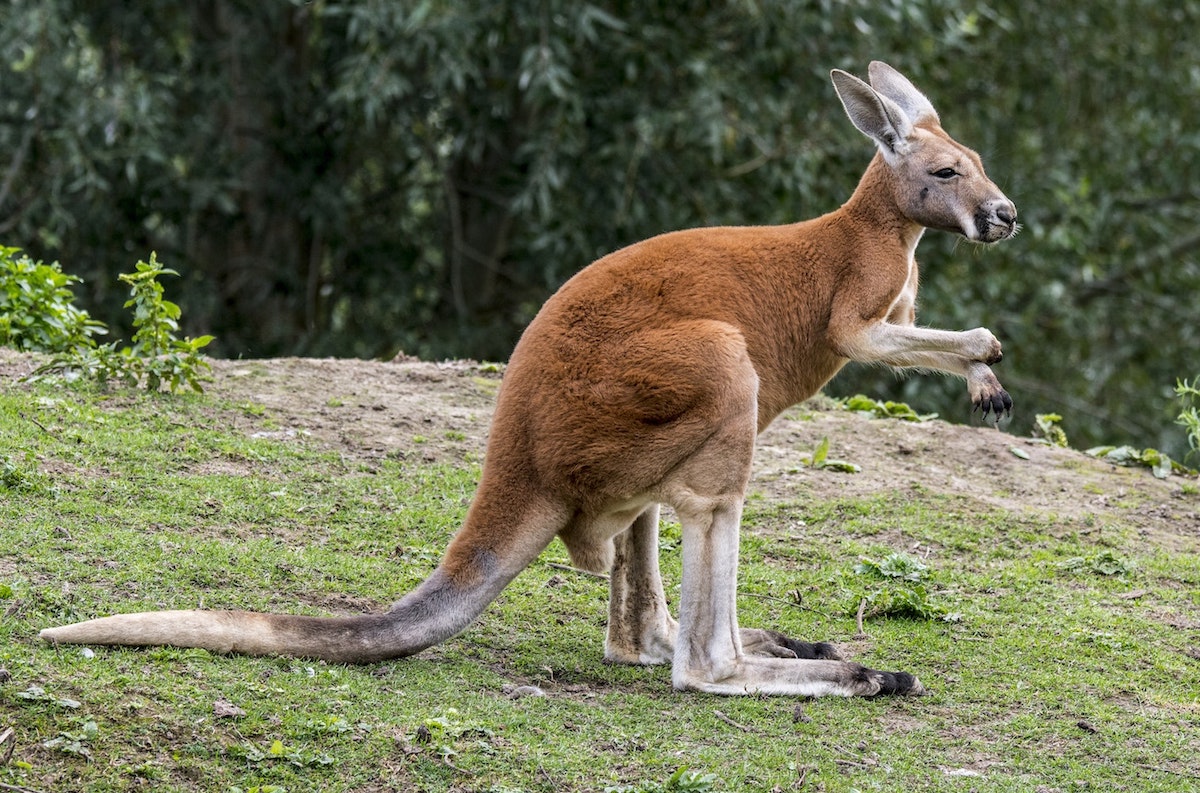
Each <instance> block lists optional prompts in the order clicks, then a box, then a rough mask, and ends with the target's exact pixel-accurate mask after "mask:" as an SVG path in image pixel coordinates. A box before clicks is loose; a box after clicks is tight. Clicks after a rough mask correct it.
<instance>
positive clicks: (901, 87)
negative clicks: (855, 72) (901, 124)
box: [868, 61, 941, 124]
mask: <svg viewBox="0 0 1200 793" xmlns="http://www.w3.org/2000/svg"><path fill="white" fill-rule="evenodd" d="M868 74H869V75H870V77H871V87H872V88H874V89H875V90H876V91H878V92H879V93H881V94H883V95H884V96H886V97H887V98H888V99H890V100H892V101H893V102H895V103H896V104H898V105H900V108H901V109H902V110H903V111H904V114H905V115H906V116H908V120H909V121H911V122H912V123H914V124H916V123H917V122H919V121H922V120H932V121H933V122H935V123H937V124H940V123H941V120H940V119H938V114H937V111H936V110H934V109H933V103H931V102H930V101H929V99H928V98H926V96H925V94H923V93H921V92H920V91H918V90H917V87H916V86H915V85H913V84H912V83H911V82H909V80H908V78H907V77H905V76H904V75H903V74H901V73H900V72H898V71H896V70H895V69H893V68H892V67H891V66H888V65H887V64H886V63H884V62H883V61H871V67H870V70H869V72H868Z"/></svg>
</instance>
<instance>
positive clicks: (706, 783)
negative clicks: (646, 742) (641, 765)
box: [604, 766, 717, 793]
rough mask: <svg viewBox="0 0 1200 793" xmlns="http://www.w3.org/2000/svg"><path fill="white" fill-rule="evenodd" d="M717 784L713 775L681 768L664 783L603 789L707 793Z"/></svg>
mask: <svg viewBox="0 0 1200 793" xmlns="http://www.w3.org/2000/svg"><path fill="white" fill-rule="evenodd" d="M716 782H717V777H716V775H715V774H701V773H700V772H698V771H692V770H691V769H690V768H687V767H686V766H685V767H682V768H679V769H677V770H676V771H675V773H673V774H671V776H670V778H669V779H668V780H667V781H666V782H658V781H648V782H641V783H638V784H636V785H614V786H611V787H606V788H604V793H676V791H678V793H707V791H709V790H712V789H713V785H714V784H715V783H716Z"/></svg>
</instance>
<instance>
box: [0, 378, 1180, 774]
mask: <svg viewBox="0 0 1200 793" xmlns="http://www.w3.org/2000/svg"><path fill="white" fill-rule="evenodd" d="M278 426H279V421H278V417H277V416H273V415H271V412H270V411H267V410H264V409H262V408H261V406H255V405H248V404H232V403H225V402H222V401H221V399H220V398H219V396H200V395H185V396H176V397H161V396H156V395H148V394H133V395H131V394H119V395H117V396H114V397H103V396H100V395H97V394H94V393H89V392H79V393H76V392H74V391H71V390H63V389H61V388H59V389H55V388H51V387H48V386H38V387H26V386H8V387H6V389H5V390H4V391H3V393H2V394H0V464H2V465H3V471H4V476H3V478H2V480H0V481H2V484H0V615H2V620H0V667H3V668H4V669H5V670H7V673H8V676H9V679H8V680H7V681H6V682H0V732H2V731H3V729H4V728H5V727H9V726H11V727H13V728H14V729H15V730H16V740H17V746H16V751H15V753H14V755H13V757H12V759H11V760H10V761H9V762H8V763H7V764H6V765H4V766H3V767H0V785H8V786H22V787H25V788H29V789H32V790H40V791H46V792H47V793H48V792H49V791H58V790H88V791H123V790H163V791H175V790H179V791H234V790H238V789H241V790H243V791H249V790H253V789H255V788H256V787H257V788H258V789H259V790H260V791H265V790H270V789H272V788H271V787H268V786H275V787H274V789H276V790H277V791H278V790H284V791H289V793H299V792H300V791H313V790H327V791H392V790H397V791H399V790H405V791H407V790H427V791H443V790H457V791H495V792H496V793H505V792H507V793H512V792H513V791H547V793H548V792H549V791H601V790H604V789H605V788H606V787H614V788H615V787H622V786H623V787H624V789H628V790H644V791H656V790H667V789H670V788H671V786H670V784H669V782H668V780H670V778H671V777H672V775H673V774H674V773H675V772H676V770H677V769H679V768H681V767H685V766H686V767H688V768H691V769H694V770H695V771H696V772H698V773H699V774H711V775H713V776H714V777H715V780H714V781H713V782H712V785H711V787H712V789H714V790H724V791H733V790H747V791H769V790H774V789H778V790H781V791H787V790H799V789H803V790H825V791H871V790H882V791H898V790H920V791H947V792H949V791H954V792H955V793H957V792H958V791H978V792H980V793H983V792H985V791H987V792H990V791H1033V790H1039V789H1041V790H1046V791H1070V790H1082V789H1085V788H1086V789H1091V790H1130V791H1139V792H1140V791H1179V790H1183V789H1186V788H1187V787H1188V786H1189V785H1196V784H1197V778H1198V776H1200V761H1198V760H1197V757H1198V756H1200V661H1197V660H1196V659H1195V658H1194V657H1193V655H1194V654H1195V652H1196V651H1195V647H1196V645H1198V644H1200V635H1198V634H1197V630H1198V629H1200V623H1197V616H1196V615H1197V614H1198V613H1200V558H1198V557H1197V555H1196V553H1195V552H1194V551H1188V552H1179V551H1170V552H1168V551H1167V550H1158V549H1156V548H1154V547H1153V546H1151V545H1149V544H1148V543H1147V542H1146V541H1145V540H1143V539H1142V538H1141V537H1140V536H1139V535H1138V534H1137V532H1136V531H1134V530H1133V529H1131V528H1128V527H1125V526H1122V525H1110V524H1103V525H1085V522H1082V521H1080V522H1071V521H1069V520H1058V519H1054V518H1046V517H1044V516H1029V515H1020V514H1012V513H1007V512H1004V511H999V510H994V509H992V510H987V511H981V510H980V509H979V508H978V506H975V505H973V504H972V503H971V502H969V501H967V500H964V499H961V498H951V497H944V496H937V495H934V494H928V493H919V492H914V493H910V494H906V497H905V498H902V499H896V498H875V499H859V500H855V499H844V500H839V501H834V502H815V501H795V502H791V503H785V504H781V503H772V502H770V501H768V500H767V499H766V498H765V497H762V496H759V497H755V498H752V499H751V500H750V503H749V506H748V509H747V513H746V524H747V529H746V531H745V535H744V539H743V557H742V567H741V590H742V592H743V596H742V597H741V599H740V604H739V605H740V608H741V611H742V619H743V622H744V623H745V624H748V625H761V626H768V627H776V628H779V629H781V630H784V631H786V632H789V633H792V634H794V635H801V636H806V637H810V638H820V639H830V640H835V641H839V642H842V643H843V644H844V645H845V646H847V647H850V648H852V649H854V650H855V651H856V652H857V653H858V654H859V658H860V660H862V661H863V662H865V663H867V664H868V665H872V666H877V667H880V668H886V669H897V668H899V669H905V670H909V671H913V672H915V673H917V674H918V675H920V677H921V678H922V680H923V682H924V683H925V684H926V685H927V686H928V687H929V688H930V689H931V692H932V693H931V695H930V696H927V697H923V698H919V699H901V700H897V699H881V700H839V699H822V700H811V701H801V700H796V699H787V698H731V699H723V698H717V697H710V696H704V695H696V694H679V693H674V692H672V691H671V688H670V674H669V670H667V669H665V668H653V669H644V668H629V667H617V666H610V665H606V664H604V663H603V662H602V660H601V656H602V643H603V636H604V625H605V604H606V596H607V592H606V586H605V583H604V582H603V581H602V580H599V579H596V578H593V577H589V576H584V575H579V574H575V573H572V572H569V571H564V570H562V569H560V568H558V567H553V566H551V564H550V563H562V562H565V561H566V554H565V552H564V551H563V550H562V548H561V547H560V546H558V545H557V544H556V545H555V546H552V547H551V549H550V550H549V551H547V552H546V553H545V554H543V558H542V559H541V560H539V562H538V563H536V564H535V565H533V566H532V567H531V568H530V569H529V570H528V571H526V572H525V573H524V574H523V575H522V576H521V577H520V578H518V580H517V581H516V582H515V583H514V584H513V585H512V586H511V587H510V588H509V589H508V590H506V591H505V593H504V594H503V595H502V596H501V598H500V599H499V600H498V601H497V602H496V603H495V604H494V605H493V606H492V607H491V608H490V609H489V610H488V611H487V612H485V614H484V616H483V617H482V618H481V619H480V620H479V622H478V623H477V624H476V625H475V626H473V627H472V628H471V629H469V630H468V631H467V632H466V633H464V634H463V635H462V636H460V637H458V638H456V639H454V640H451V641H449V642H447V643H445V644H444V645H441V646H440V647H436V648H433V649H432V650H430V651H427V652H425V653H423V654H421V655H420V656H417V657H415V658H411V659H406V660H403V661H397V662H393V663H387V664H377V665H372V666H362V667H346V666H337V665H330V664H325V663H315V662H310V661H304V660H289V659H263V658H243V657H233V656H214V655H211V654H209V653H207V652H204V651H197V650H175V649H136V650H133V649H106V648H95V649H94V652H93V651H90V650H82V649H81V648H78V647H65V646H64V647H62V648H59V649H55V648H52V647H49V646H46V645H43V644H42V643H41V642H40V641H39V640H38V639H37V631H38V630H39V629H41V628H43V627H47V626H50V625H55V624H60V623H62V622H65V621H70V620H74V619H79V618H86V617H92V616H98V615H102V614H107V613H112V612H117V611H131V610H138V609H147V608H163V607H171V608H188V607H196V606H200V605H203V606H205V607H212V608H224V607H232V608H251V609H273V610H288V611H293V612H303V613H313V614H322V613H331V612H334V611H352V610H355V609H372V608H382V607H384V606H385V605H386V604H387V603H389V602H390V601H392V600H393V599H395V598H396V597H398V596H399V595H400V594H401V593H402V592H404V591H405V590H406V589H408V588H409V587H411V586H413V585H414V584H415V583H416V582H417V581H419V580H420V579H421V578H422V577H424V576H425V575H426V574H428V572H429V571H430V570H431V569H432V568H433V566H434V565H435V564H436V562H437V559H438V558H439V555H440V553H441V550H442V549H443V547H444V546H445V543H446V541H447V539H448V538H449V536H450V535H451V534H452V532H453V531H454V530H455V528H456V527H457V526H458V524H459V521H460V520H461V519H462V516H463V514H464V512H465V509H466V505H467V504H468V503H469V499H470V497H471V494H472V491H473V488H474V483H475V479H476V476H477V473H478V472H477V470H476V468H475V467H474V466H473V465H472V464H469V463H463V464H461V465H416V464H413V463H408V462H403V461H398V460H395V459H392V458H390V457H386V458H383V459H355V458H353V457H352V456H349V455H346V454H338V453H332V452H329V451H325V450H322V449H321V448H320V447H319V446H318V445H317V444H316V443H315V442H313V441H311V440H310V439H307V438H305V437H303V436H295V437H290V438H280V437H279V436H278V434H277V433H276V434H274V435H271V436H270V437H260V438H255V437H252V436H253V434H254V432H255V431H269V430H273V429H277V428H278ZM434 431H435V432H439V433H440V434H442V435H444V436H445V437H450V434H449V433H447V432H445V431H438V430H436V429H435V430H434ZM798 521H803V522H804V525H803V526H799V525H798ZM678 543H679V532H678V527H677V526H674V525H673V524H670V523H669V522H668V523H667V524H666V525H665V526H664V530H663V538H662V545H663V551H664V559H663V569H664V574H665V576H666V578H667V581H668V591H669V593H673V592H675V591H676V590H677V585H678V576H679V559H678ZM914 547H915V548H916V549H917V553H921V552H922V550H930V551H932V553H931V554H930V556H929V557H928V558H927V559H926V564H928V565H929V568H930V569H929V571H928V586H929V588H930V592H931V598H933V599H934V600H935V601H936V602H937V603H938V604H939V605H940V606H942V607H943V608H944V610H946V611H950V612H956V613H958V614H959V615H961V619H960V620H959V621H957V622H946V621H940V620H927V621H913V620H896V619H880V620H875V621H869V622H868V623H867V625H866V629H867V632H868V633H869V635H870V638H869V639H855V638H854V633H855V621H854V606H855V605H856V603H857V601H858V598H859V597H860V590H861V587H862V586H863V583H862V581H861V576H859V575H857V574H855V573H854V567H855V565H856V564H857V563H858V561H859V559H860V557H862V556H870V557H872V558H878V557H881V556H883V555H886V554H888V553H891V552H894V551H905V552H909V551H911V550H912V549H913V548H914ZM1102 554H1108V556H1106V557H1104V558H1106V559H1116V560H1119V561H1120V562H1121V563H1122V565H1123V571H1122V572H1117V573H1114V574H1112V575H1102V574H1100V573H1099V572H1097V571H1096V570H1095V569H1094V568H1095V567H1096V565H1094V564H1091V563H1090V562H1088V561H1086V560H1089V559H1090V560H1095V559H1098V558H1099V557H1100V555H1102ZM1081 558H1082V559H1083V560H1085V561H1084V562H1083V563H1078V562H1076V561H1072V560H1078V559H1081ZM1139 592H1140V593H1141V594H1139ZM1189 653H1191V654H1189ZM521 685H534V686H538V687H540V688H541V689H542V690H543V691H544V692H545V694H546V696H544V697H537V696H525V697H514V696H511V695H510V693H509V692H511V691H512V689H513V688H514V687H516V686H521ZM229 706H232V708H233V710H232V715H229V714H231V711H230V708H229ZM218 708H219V709H220V712H218ZM2 754H3V752H2V751H0V755H2ZM704 787H706V785H705V784H702V783H697V784H696V788H697V789H700V788H704ZM0 789H2V788H0Z"/></svg>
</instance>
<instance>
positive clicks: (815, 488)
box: [0, 350, 1200, 552]
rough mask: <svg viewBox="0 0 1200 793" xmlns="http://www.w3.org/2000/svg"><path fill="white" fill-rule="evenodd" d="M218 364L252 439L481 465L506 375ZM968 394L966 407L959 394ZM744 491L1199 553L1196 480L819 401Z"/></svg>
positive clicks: (796, 419) (291, 363)
mask: <svg viewBox="0 0 1200 793" xmlns="http://www.w3.org/2000/svg"><path fill="white" fill-rule="evenodd" d="M212 364H213V374H214V377H215V380H214V382H213V383H211V384H210V385H209V387H208V391H209V393H210V394H212V395H213V396H215V397H217V398H218V399H221V400H226V401H228V402H231V403H233V404H235V405H242V406H244V410H242V411H232V412H227V413H225V414H224V415H225V416H226V417H228V416H233V417H234V418H233V419H232V420H233V421H235V422H238V423H240V424H242V425H244V430H245V431H246V432H247V433H248V434H254V433H258V434H266V435H268V436H273V437H279V438H285V439H286V438H288V437H308V438H310V439H312V440H313V441H315V442H317V443H320V444H322V445H324V446H326V447H327V448H329V449H330V450H333V451H336V452H338V453H340V454H342V455H345V456H346V457H347V458H350V459H357V460H361V461H364V462H365V461H370V460H372V459H380V458H383V457H391V458H394V459H404V460H408V461H412V462H414V463H421V462H430V463H432V462H462V461H463V460H471V459H479V458H481V457H482V455H483V454H485V450H486V442H487V433H488V425H489V423H490V420H491V414H492V409H493V406H494V404H495V399H496V394H497V392H498V390H499V386H500V382H501V379H502V367H498V366H496V365H494V364H480V363H477V362H473V361H444V362H439V363H430V362H424V361H417V360H411V359H398V360H395V361H391V362H376V361H361V360H340V359H339V360H332V359H311V358H280V359H270V360H249V361H213V362H212ZM35 366H36V362H35V359H34V358H32V357H31V356H27V355H21V354H17V353H14V352H12V351H7V350H0V378H2V379H3V380H4V381H5V382H12V381H13V380H15V379H17V378H19V377H21V376H23V375H27V374H28V373H29V372H31V371H32V370H33V368H34V367H35ZM1016 397H1017V402H1018V404H1017V409H1018V410H1019V409H1020V399H1019V398H1020V395H1019V394H1018V395H1016ZM963 399H964V404H966V397H965V394H964V398H963ZM916 407H917V408H918V409H919V406H916ZM264 427H268V428H266V429H264ZM822 438H829V439H830V443H831V452H830V456H831V457H836V458H839V459H844V460H848V461H850V462H854V463H856V464H857V465H859V466H861V467H862V471H861V472H859V473H856V474H842V473H832V472H829V471H816V470H812V469H810V468H806V467H805V466H804V461H805V458H806V457H807V456H808V455H809V454H811V452H812V451H813V449H814V448H815V447H816V446H817V444H818V443H819V442H820V441H821V439H822ZM1026 457H1027V458H1028V459H1025V458H1026ZM751 487H752V489H753V490H756V491H760V492H762V493H763V494H764V495H766V496H767V497H768V498H769V499H778V500H783V501H786V500H791V499H795V498H799V497H804V498H808V499H838V498H846V497H870V496H883V497H895V498H909V497H912V495H913V494H916V493H927V494H933V495H949V496H956V497H958V498H960V499H961V500H962V501H963V503H965V504H967V505H968V511H972V512H974V511H979V512H986V511H989V510H1004V511H1007V512H1010V513H1016V514H1021V515H1028V516H1031V517H1036V516H1043V517H1046V518H1047V519H1057V520H1070V521H1073V520H1080V521H1089V520H1090V521H1104V522H1106V523H1110V524H1111V523H1116V524H1119V525H1122V526H1126V527H1129V528H1130V529H1133V530H1135V531H1136V532H1137V533H1139V534H1140V535H1142V536H1143V537H1144V538H1145V540H1146V541H1147V543H1148V544H1153V545H1156V546H1159V547H1162V548H1163V549H1165V550H1178V551H1193V552H1194V551H1196V550H1197V549H1198V548H1200V496H1198V495H1197V494H1196V487H1197V482H1196V480H1195V479H1194V478H1182V477H1177V476H1175V477H1171V478H1169V479H1166V480H1159V479H1155V478H1154V477H1153V476H1152V475H1151V474H1150V472H1149V471H1148V470H1146V469H1131V468H1120V467H1116V466H1113V465H1110V464H1108V463H1105V462H1103V461H1100V460H1097V459H1094V458H1092V457H1089V456H1087V455H1086V454H1083V453H1082V452H1080V451H1076V450H1072V449H1062V448H1054V447H1050V446H1046V445H1043V444H1039V443H1036V442H1034V441H1033V440H1032V439H1029V438H1021V437H1016V436H1013V435H1010V434H1008V433H1007V432H1005V431H1003V429H1000V430H997V429H994V428H992V427H990V426H964V425H955V424H950V423H947V422H945V421H940V420H933V421H927V422H920V423H916V422H906V421H899V420H895V419H873V418H868V417H865V416H861V415H857V414H853V413H848V412H846V411H844V410H841V409H838V408H835V407H833V406H832V405H830V404H828V403H827V402H822V401H821V400H817V401H814V402H810V403H806V404H805V405H802V406H799V407H797V408H794V409H792V410H791V411H789V412H787V413H786V414H785V415H783V416H781V417H780V418H779V419H777V420H776V421H775V422H774V423H773V424H772V425H771V426H770V427H769V428H768V429H767V430H766V431H765V432H764V433H763V434H762V435H761V436H760V437H759V445H758V450H757V453H756V458H755V475H754V481H753V482H752V484H751Z"/></svg>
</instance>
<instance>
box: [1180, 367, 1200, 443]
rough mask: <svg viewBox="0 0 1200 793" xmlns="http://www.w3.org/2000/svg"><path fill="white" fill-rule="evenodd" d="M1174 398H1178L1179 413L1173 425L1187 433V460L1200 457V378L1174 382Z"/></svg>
mask: <svg viewBox="0 0 1200 793" xmlns="http://www.w3.org/2000/svg"><path fill="white" fill-rule="evenodd" d="M1175 396H1177V397H1179V401H1180V403H1181V404H1180V411H1179V417H1178V418H1176V419H1175V423H1176V424H1179V425H1180V426H1182V427H1183V428H1184V429H1185V430H1186V431H1187V442H1188V459H1191V457H1192V455H1200V377H1197V378H1196V379H1194V380H1192V381H1191V382H1188V381H1187V380H1177V381H1176V382H1175Z"/></svg>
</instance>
